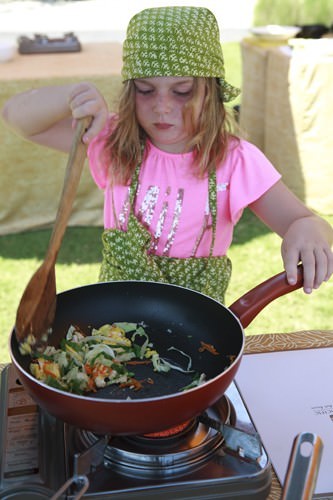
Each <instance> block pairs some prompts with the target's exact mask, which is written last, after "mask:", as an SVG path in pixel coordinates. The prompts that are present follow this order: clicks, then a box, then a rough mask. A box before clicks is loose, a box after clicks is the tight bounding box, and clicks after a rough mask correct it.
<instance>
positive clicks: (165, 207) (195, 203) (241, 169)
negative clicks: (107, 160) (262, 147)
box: [88, 129, 281, 258]
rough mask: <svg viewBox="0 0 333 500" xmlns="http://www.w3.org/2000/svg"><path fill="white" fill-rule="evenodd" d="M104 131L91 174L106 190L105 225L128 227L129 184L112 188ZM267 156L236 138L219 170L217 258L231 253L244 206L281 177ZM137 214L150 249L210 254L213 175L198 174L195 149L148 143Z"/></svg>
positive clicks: (91, 153)
mask: <svg viewBox="0 0 333 500" xmlns="http://www.w3.org/2000/svg"><path fill="white" fill-rule="evenodd" d="M106 133H107V131H106V129H105V130H103V131H102V132H101V133H100V134H99V135H98V136H97V137H96V138H95V139H94V140H93V141H92V142H91V143H90V145H89V148H88V157H89V163H90V170H91V174H92V176H93V178H94V181H95V182H96V184H97V186H98V187H99V188H100V189H102V190H104V193H105V202H104V226H105V228H106V229H109V228H116V227H117V228H120V229H123V230H126V228H127V220H128V214H129V209H130V204H129V186H123V185H115V186H113V188H112V189H111V186H110V182H109V178H108V174H107V168H106V166H105V165H104V164H103V163H102V161H101V160H100V158H101V154H100V153H101V151H102V148H103V139H104V138H105V136H106ZM280 177H281V176H280V174H279V173H278V172H277V171H276V170H275V168H274V167H273V166H272V164H271V163H270V162H269V161H268V159H267V158H266V157H265V156H264V155H263V154H262V153H261V152H260V151H259V150H258V149H257V148H256V147H255V146H254V145H253V144H250V143H249V142H247V141H244V140H241V141H240V142H239V143H237V142H236V141H234V143H233V144H231V145H230V147H229V152H228V155H227V158H226V160H225V161H224V162H223V164H221V165H219V167H218V168H217V172H216V179H217V231H216V240H215V245H214V250H213V255H214V256H221V255H225V254H226V253H227V250H228V248H229V246H230V244H231V241H232V236H233V228H234V225H235V224H236V223H237V221H238V220H239V218H240V217H241V215H242V212H243V210H244V208H245V207H247V206H248V205H249V204H250V203H252V202H254V201H255V200H257V199H258V198H260V196H261V195H262V194H264V193H265V192H266V191H267V190H268V189H269V188H270V187H272V185H273V184H275V183H276V182H277V181H278V180H279V179H280ZM134 213H135V215H136V216H137V218H138V219H139V220H140V221H141V222H142V224H143V225H144V226H145V227H146V228H147V229H148V230H149V232H150V233H151V235H152V244H151V248H150V252H152V253H154V254H156V255H163V256H167V257H177V258H185V257H206V256H208V255H209V250H210V244H211V237H212V221H211V217H210V216H209V213H208V178H205V179H198V178H197V177H196V176H195V175H194V174H193V167H192V153H191V152H189V153H185V154H173V153H167V152H165V151H161V150H160V149H158V148H156V147H155V146H154V145H153V144H152V143H150V142H149V154H148V155H147V157H146V159H145V160H144V161H143V163H142V165H141V169H140V176H139V185H138V190H137V196H136V202H135V207H134Z"/></svg>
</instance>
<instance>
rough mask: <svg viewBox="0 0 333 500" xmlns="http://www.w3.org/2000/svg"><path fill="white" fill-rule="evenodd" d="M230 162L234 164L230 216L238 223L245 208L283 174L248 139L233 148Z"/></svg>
mask: <svg viewBox="0 0 333 500" xmlns="http://www.w3.org/2000/svg"><path fill="white" fill-rule="evenodd" d="M229 162H231V165H233V168H232V172H231V179H230V192H229V196H230V198H229V208H230V218H231V221H232V223H233V224H236V223H237V221H238V220H239V218H240V217H241V215H242V212H243V210H244V208H246V207H247V206H248V205H250V204H251V203H253V202H254V201H255V200H257V199H258V198H260V196H262V195H263V194H264V193H265V192H266V191H268V190H269V189H270V188H271V187H272V186H273V185H274V184H275V183H276V182H277V181H278V180H280V179H281V174H280V173H279V172H278V171H277V170H276V169H275V168H274V166H273V165H272V164H271V162H270V161H269V160H268V159H267V158H266V156H265V155H264V154H263V153H262V152H261V151H260V150H259V149H258V148H257V147H256V146H254V145H253V144H251V143H249V142H247V141H240V144H239V146H238V147H237V148H235V149H231V151H230V155H229V159H228V161H227V163H229Z"/></svg>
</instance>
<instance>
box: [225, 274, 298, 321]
mask: <svg viewBox="0 0 333 500" xmlns="http://www.w3.org/2000/svg"><path fill="white" fill-rule="evenodd" d="M302 286H303V266H302V264H299V265H298V266H297V281H296V283H295V285H289V283H288V282H287V275H286V272H285V271H283V272H282V273H279V274H276V275H275V276H272V277H271V278H269V279H268V280H266V281H264V282H263V283H260V285H257V286H256V287H255V288H252V290H250V291H249V292H247V293H246V294H245V295H243V296H242V297H240V298H239V299H238V300H236V302H234V303H233V304H231V306H229V309H230V310H231V311H232V312H233V313H234V314H235V315H236V316H237V317H238V319H239V320H240V322H241V324H242V326H243V328H246V327H247V326H248V325H249V324H250V323H251V321H252V320H253V319H254V318H255V317H256V316H257V315H258V314H259V313H260V311H261V310H262V309H263V308H264V307H265V306H267V304H269V303H270V302H272V301H273V300H274V299H277V298H278V297H281V296H282V295H286V294H287V293H290V292H293V291H294V290H297V289H298V288H301V287H302Z"/></svg>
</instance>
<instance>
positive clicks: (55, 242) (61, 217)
mask: <svg viewBox="0 0 333 500" xmlns="http://www.w3.org/2000/svg"><path fill="white" fill-rule="evenodd" d="M90 120H91V118H90V117H87V118H83V119H81V120H79V121H78V123H77V126H76V130H75V135H74V139H73V142H72V146H71V150H70V153H69V157H68V162H67V166H66V172H65V178H64V184H63V188H62V193H61V198H60V202H59V206H58V212H57V216H56V220H55V224H54V226H53V231H52V234H51V238H50V242H49V246H48V249H47V253H46V256H45V262H47V265H48V267H49V268H50V267H51V266H52V265H53V264H54V262H55V260H56V258H57V255H58V252H59V249H60V246H61V242H62V239H63V236H64V234H65V231H66V227H67V223H68V219H69V217H70V214H71V211H72V206H73V203H74V199H75V195H76V191H77V188H78V185H79V182H80V177H81V173H82V170H83V165H84V162H85V159H86V150H87V147H86V145H85V144H84V143H83V142H82V136H83V134H84V132H85V130H86V129H87V127H88V125H89V123H90Z"/></svg>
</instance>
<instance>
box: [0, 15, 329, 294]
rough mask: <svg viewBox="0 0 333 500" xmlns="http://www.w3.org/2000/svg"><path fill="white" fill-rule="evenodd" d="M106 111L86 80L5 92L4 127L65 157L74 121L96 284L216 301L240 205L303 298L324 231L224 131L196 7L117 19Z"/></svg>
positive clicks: (215, 52) (218, 60) (210, 34)
mask: <svg viewBox="0 0 333 500" xmlns="http://www.w3.org/2000/svg"><path fill="white" fill-rule="evenodd" d="M122 76H123V81H124V85H123V90H122V94H121V97H120V102H119V111H118V113H117V115H112V116H109V112H108V109H107V105H106V103H105V101H104V99H103V97H102V96H101V95H100V93H99V92H98V91H97V89H96V88H95V87H94V86H93V85H91V84H89V83H79V84H70V85H63V86H54V87H44V88H40V89H36V90H31V91H28V92H26V93H23V94H19V95H16V96H14V97H12V98H11V99H9V101H8V102H7V103H6V106H5V108H4V112H3V116H4V119H5V120H6V122H7V123H8V125H9V126H11V127H12V128H13V130H14V131H16V132H17V133H19V134H21V135H22V136H23V137H25V138H26V139H29V140H31V141H34V142H36V143H39V144H42V145H45V146H49V147H52V148H56V149H58V150H62V151H64V152H68V151H69V148H70V145H71V141H72V138H73V119H74V122H75V120H77V119H80V118H82V117H85V116H91V117H92V121H91V125H90V127H89V129H88V130H87V132H86V133H85V135H84V138H83V140H84V142H86V143H87V144H88V157H89V162H90V169H91V173H92V176H93V178H94V180H95V182H96V184H97V186H98V187H99V188H100V189H103V190H104V192H105V207H104V223H105V231H104V233H103V244H104V252H103V254H104V258H103V264H102V269H101V276H100V278H101V280H118V279H121V280H122V279H124V280H127V279H136V280H137V279H142V280H154V281H162V282H170V283H175V284H180V285H182V286H186V287H189V288H192V289H196V290H199V291H201V292H203V293H206V294H208V295H210V296H212V297H215V298H216V299H218V300H220V301H222V302H223V301H224V294H225V290H226V288H227V285H228V282H229V279H230V274H231V263H230V261H229V259H228V257H227V251H228V248H229V246H230V244H231V241H232V234H233V227H234V225H235V224H236V223H237V221H238V220H239V218H240V216H241V214H242V211H243V209H244V208H245V207H247V206H249V207H250V209H251V210H252V211H253V212H254V213H255V214H256V215H257V216H258V217H260V219H261V220H262V221H264V223H266V224H267V225H268V226H269V227H270V228H271V229H272V230H273V231H275V232H276V233H277V234H279V235H280V236H281V237H282V238H283V241H282V258H283V262H284V267H285V270H286V273H287V279H288V281H289V283H290V284H294V283H295V280H296V273H297V271H296V268H297V264H298V263H299V261H302V263H303V266H304V291H305V292H306V293H310V292H311V291H312V289H314V288H318V287H319V286H320V284H321V283H322V282H323V281H326V280H328V279H329V277H330V275H331V274H332V272H333V254H332V251H331V245H332V242H333V231H332V228H331V227H330V226H329V225H328V224H327V223H326V222H325V221H324V220H323V219H321V218H320V217H318V216H316V215H315V214H314V213H312V212H311V211H310V210H309V209H308V208H306V207H305V206H304V205H303V204H302V203H301V202H300V201H299V200H298V199H297V198H296V197H295V196H294V195H293V194H292V193H291V192H290V191H289V190H288V189H287V188H286V186H285V185H284V184H283V182H282V181H281V179H280V175H279V173H278V172H277V171H276V170H275V169H274V168H273V166H272V165H271V164H270V162H269V161H268V160H267V159H266V158H265V157H264V155H263V154H262V153H261V152H260V151H259V150H258V149H257V148H256V147H255V146H253V145H252V144H250V143H248V142H246V141H244V140H241V139H239V138H237V137H236V136H235V135H233V133H232V132H231V127H230V120H229V118H228V116H227V113H226V109H225V107H224V103H225V102H228V101H229V100H231V99H232V98H234V97H235V96H236V95H237V94H238V89H235V88H234V87H232V86H231V85H230V84H228V83H227V82H226V80H225V73H224V63H223V55H222V50H221V45H220V37H219V29H218V25H217V22H216V19H215V17H214V15H213V14H212V13H211V12H210V11H209V10H207V9H206V8H197V7H165V8H152V9H146V10H144V11H142V12H140V13H138V14H137V15H136V16H134V17H133V18H132V19H131V21H130V23H129V26H128V30H127V38H126V40H125V43H124V50H123V70H122Z"/></svg>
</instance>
